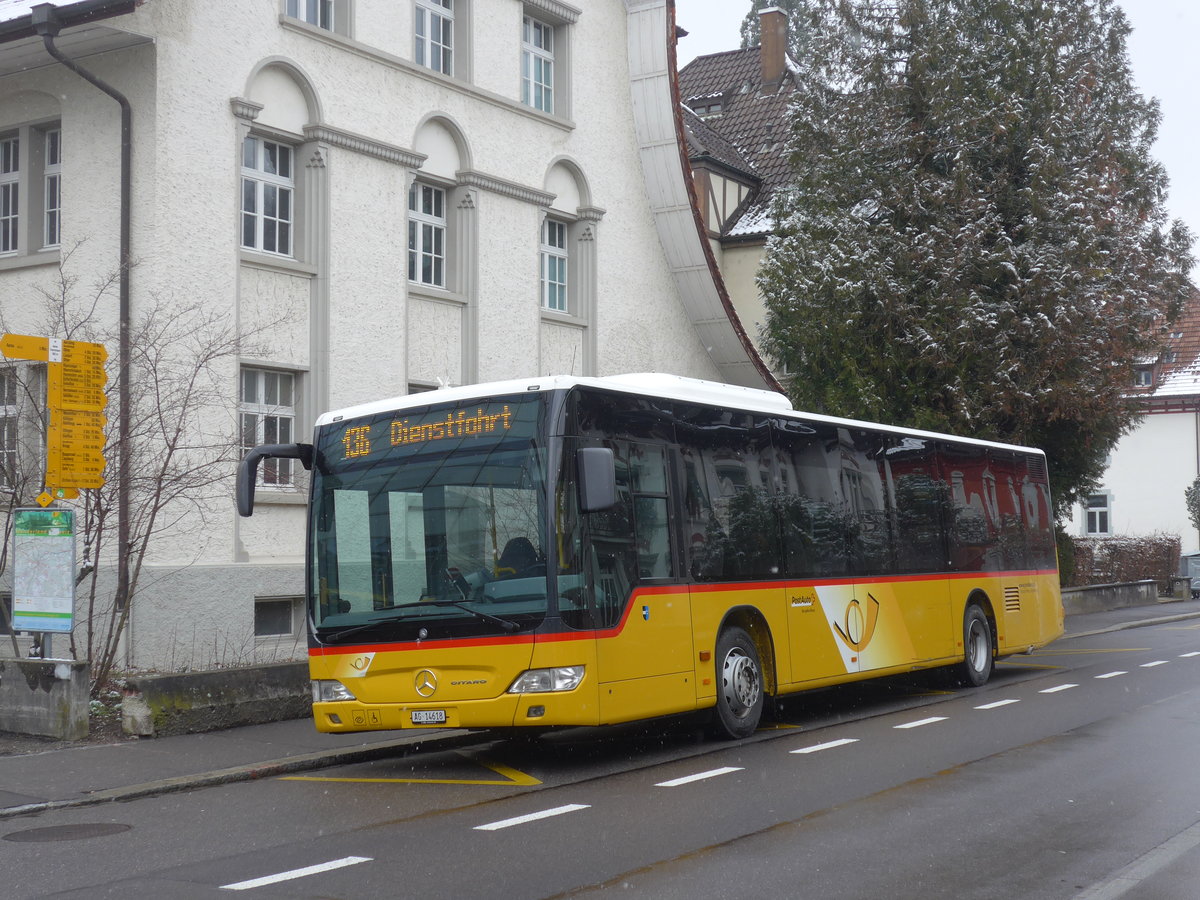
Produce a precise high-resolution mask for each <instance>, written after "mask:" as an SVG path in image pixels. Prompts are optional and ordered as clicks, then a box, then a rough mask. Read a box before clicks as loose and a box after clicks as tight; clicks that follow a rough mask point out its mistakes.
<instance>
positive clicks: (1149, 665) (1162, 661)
mask: <svg viewBox="0 0 1200 900" xmlns="http://www.w3.org/2000/svg"><path fill="white" fill-rule="evenodd" d="M1167 662H1168V661H1167V660H1165V659H1156V660H1155V661H1154V662H1148V663H1142V668H1143V669H1153V668H1154V667H1155V666H1165V665H1166V664H1167Z"/></svg>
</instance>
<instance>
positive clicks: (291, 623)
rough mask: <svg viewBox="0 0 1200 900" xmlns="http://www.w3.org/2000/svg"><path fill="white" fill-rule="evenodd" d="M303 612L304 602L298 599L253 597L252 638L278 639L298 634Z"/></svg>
mask: <svg viewBox="0 0 1200 900" xmlns="http://www.w3.org/2000/svg"><path fill="white" fill-rule="evenodd" d="M303 610H304V601H303V599H302V598H300V597H255V598H254V636H255V637H256V638H279V637H293V636H295V635H297V634H299V632H300V623H301V622H303V621H304V615H303Z"/></svg>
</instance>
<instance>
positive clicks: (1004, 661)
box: [996, 659, 1064, 669]
mask: <svg viewBox="0 0 1200 900" xmlns="http://www.w3.org/2000/svg"><path fill="white" fill-rule="evenodd" d="M996 665H998V666H1012V667H1013V668H1017V669H1061V668H1064V667H1063V666H1052V665H1050V664H1048V663H1047V664H1046V665H1039V664H1038V663H1030V662H1009V661H1008V660H1007V659H1002V660H999V661H998V662H997V663H996Z"/></svg>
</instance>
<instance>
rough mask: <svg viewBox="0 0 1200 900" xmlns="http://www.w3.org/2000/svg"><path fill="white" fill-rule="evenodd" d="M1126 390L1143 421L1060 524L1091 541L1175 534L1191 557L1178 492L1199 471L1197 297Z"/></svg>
mask: <svg viewBox="0 0 1200 900" xmlns="http://www.w3.org/2000/svg"><path fill="white" fill-rule="evenodd" d="M1130 393H1131V396H1132V397H1134V398H1135V399H1136V400H1137V402H1138V403H1139V405H1140V406H1141V409H1142V411H1143V413H1144V417H1143V418H1142V420H1141V422H1139V423H1138V425H1137V426H1136V427H1135V428H1134V430H1133V431H1131V432H1130V433H1129V434H1127V435H1125V436H1124V437H1123V438H1121V440H1120V442H1118V444H1117V446H1116V447H1115V448H1114V449H1113V452H1112V454H1111V455H1110V457H1109V463H1108V468H1107V470H1106V471H1105V473H1104V477H1103V479H1102V480H1101V483H1100V487H1099V488H1098V489H1097V491H1096V492H1095V493H1094V494H1092V495H1090V496H1089V497H1088V498H1087V500H1086V501H1085V502H1084V503H1082V504H1080V506H1079V508H1078V509H1076V510H1075V511H1074V514H1073V515H1072V518H1071V522H1070V523H1069V524H1067V525H1066V527H1067V529H1068V531H1070V532H1071V533H1074V534H1079V535H1082V536H1090V537H1107V536H1112V535H1146V534H1153V533H1156V532H1162V533H1166V534H1177V535H1179V536H1180V538H1181V545H1182V549H1183V552H1184V553H1190V552H1193V551H1195V550H1197V549H1200V535H1198V534H1197V531H1196V528H1195V526H1194V525H1192V522H1191V519H1190V518H1189V517H1188V512H1187V507H1186V504H1185V503H1184V497H1183V492H1184V490H1185V489H1186V488H1187V487H1188V486H1190V485H1191V483H1192V482H1193V481H1194V480H1195V479H1196V476H1197V475H1198V474H1200V295H1197V294H1193V295H1192V298H1191V300H1190V302H1189V303H1188V305H1187V306H1186V307H1185V309H1184V311H1183V314H1182V315H1181V316H1180V318H1179V320H1178V321H1177V322H1176V323H1175V324H1174V325H1172V326H1171V327H1170V332H1169V334H1168V339H1167V349H1166V351H1165V352H1164V353H1163V354H1162V356H1161V357H1159V358H1158V359H1148V360H1145V362H1144V363H1143V364H1142V365H1141V366H1138V367H1137V368H1136V369H1135V372H1134V384H1133V385H1131V386H1130Z"/></svg>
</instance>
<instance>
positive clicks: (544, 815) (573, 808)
mask: <svg viewBox="0 0 1200 900" xmlns="http://www.w3.org/2000/svg"><path fill="white" fill-rule="evenodd" d="M588 808H589V805H588V804H586V803H568V804H567V805H566V806H556V807H554V808H553V809H544V810H542V811H541V812H535V813H530V814H529V815H527V816H516V817H515V818H512V819H501V820H500V821H499V822H489V823H488V824H487V825H476V826H475V831H499V830H500V829H501V828H511V827H512V826H514V825H524V824H525V823H527V822H536V821H538V819H549V818H552V817H554V816H561V815H563V814H564V813H573V812H578V811H579V810H581V809H588Z"/></svg>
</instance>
